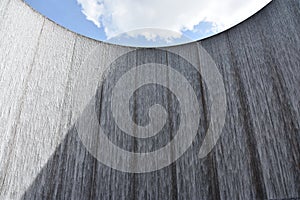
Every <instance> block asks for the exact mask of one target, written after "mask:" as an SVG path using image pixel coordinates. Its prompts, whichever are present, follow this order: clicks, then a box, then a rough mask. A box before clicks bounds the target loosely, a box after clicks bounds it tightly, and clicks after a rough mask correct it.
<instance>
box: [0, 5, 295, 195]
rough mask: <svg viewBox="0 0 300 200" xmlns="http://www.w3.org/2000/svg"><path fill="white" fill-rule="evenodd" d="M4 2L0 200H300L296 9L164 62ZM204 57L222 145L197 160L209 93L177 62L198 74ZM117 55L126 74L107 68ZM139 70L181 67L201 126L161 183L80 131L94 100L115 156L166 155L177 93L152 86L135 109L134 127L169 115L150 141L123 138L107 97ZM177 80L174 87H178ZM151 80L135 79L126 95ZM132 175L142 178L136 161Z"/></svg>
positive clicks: (159, 175)
mask: <svg viewBox="0 0 300 200" xmlns="http://www.w3.org/2000/svg"><path fill="white" fill-rule="evenodd" d="M8 2H9V1H1V3H0V11H1V14H0V15H1V16H4V17H3V20H1V21H0V25H1V30H0V52H1V54H0V61H1V63H0V90H1V93H2V94H3V95H1V96H0V111H1V112H0V114H1V115H0V117H1V118H0V119H1V121H0V131H1V134H0V141H1V143H0V153H1V154H0V156H1V157H0V159H1V162H0V181H1V182H0V198H1V199H283V198H296V197H300V189H299V188H300V156H299V155H300V135H299V133H300V131H299V125H300V92H299V87H300V70H299V66H300V54H299V52H300V36H299V35H300V12H299V10H300V2H299V1H298V0H286V1H284V0H277V1H273V2H272V3H270V4H269V5H268V6H267V7H266V8H264V10H262V11H261V12H259V13H258V14H256V15H254V16H253V17H251V18H250V19H248V20H246V21H245V22H243V23H241V24H239V25H238V26H236V27H234V28H232V29H230V30H228V31H226V32H224V33H221V34H219V35H216V36H214V37H211V38H208V39H205V40H202V41H199V42H194V43H190V44H185V45H180V46H175V47H166V48H162V49H160V50H159V49H143V48H131V47H121V46H118V45H110V44H105V43H102V42H98V41H94V40H91V39H88V38H85V37H82V36H79V35H77V34H75V33H72V32H70V31H68V30H66V29H64V28H61V27H59V26H57V25H56V24H55V23H53V22H50V21H49V20H47V19H45V18H43V17H41V16H40V15H39V14H38V13H36V12H34V11H33V10H31V9H30V8H29V7H28V6H26V5H25V4H24V3H23V2H21V1H19V0H11V1H10V2H9V3H8ZM4 8H5V9H4ZM202 48H204V50H205V51H207V53H209V55H210V56H211V58H212V59H213V60H214V62H215V63H216V65H217V68H218V70H219V72H220V74H221V75H222V78H223V82H224V86H225V91H226V100H227V114H226V121H225V126H224V128H223V131H222V135H221V137H220V139H219V141H218V142H217V144H216V146H215V147H214V149H213V150H212V152H211V153H210V154H209V155H208V156H207V157H205V158H202V159H200V158H198V152H199V149H200V146H201V144H202V141H203V139H204V137H205V132H206V131H207V129H208V126H209V123H210V120H211V115H212V113H211V110H212V102H211V99H210V93H211V92H212V91H209V89H208V86H207V83H206V81H205V77H203V76H202V77H201V76H200V75H199V74H197V73H195V72H196V71H193V70H187V69H185V68H184V67H186V66H185V61H183V60H182V59H180V57H179V56H174V55H180V56H181V57H183V58H184V59H186V60H188V61H189V62H190V63H191V64H192V65H194V66H197V69H198V70H199V71H200V72H202V73H203V72H204V71H205V68H204V66H205V65H206V63H208V62H209V58H208V57H207V55H206V54H205V53H204V51H203V49H202ZM135 50H136V51H135ZM131 51H134V52H131ZM125 54H126V55H125ZM121 55H125V56H124V60H123V61H122V63H121V65H120V66H118V65H116V66H110V64H111V63H112V62H113V61H115V60H116V59H117V58H119V57H120V56H121ZM89 56H90V58H92V59H91V60H86V58H87V57H89ZM94 61H95V62H94ZM143 62H156V63H161V64H165V65H168V66H175V67H177V70H178V71H180V72H181V74H184V75H185V76H186V77H189V81H190V82H191V83H192V85H193V87H194V89H195V92H196V95H197V98H198V102H199V105H200V108H199V110H200V113H201V115H200V125H199V129H198V132H197V135H196V137H195V140H194V142H193V144H192V146H191V147H190V148H189V149H188V150H187V151H186V152H185V153H184V154H183V155H182V156H181V157H180V158H179V159H178V160H177V161H176V162H175V163H173V164H171V165H170V166H167V167H165V168H163V169H160V170H158V171H154V172H149V173H142V174H134V173H125V172H120V171H118V170H114V169H112V168H110V167H107V166H106V165H104V164H102V163H101V162H99V161H97V159H95V157H93V156H92V154H91V152H89V151H88V150H87V148H86V146H85V144H84V142H83V141H82V140H81V138H80V134H79V131H78V127H76V122H77V121H78V120H79V119H80V117H81V116H82V113H83V112H84V110H85V109H86V107H87V105H88V104H89V103H90V101H91V98H92V97H93V96H95V95H96V100H97V102H98V104H97V106H98V107H97V109H98V108H99V110H97V114H98V117H99V120H102V121H101V122H102V123H103V124H102V125H103V127H105V128H106V129H108V130H109V131H108V132H109V133H106V134H107V136H108V137H109V138H110V140H111V141H113V142H114V143H115V144H117V145H120V146H122V147H123V148H124V149H128V150H132V151H137V152H139V151H144V150H145V149H156V148H159V147H162V146H164V145H165V144H167V143H168V141H169V140H171V139H172V138H173V137H174V134H175V132H176V130H177V129H176V128H177V124H178V121H176V120H179V119H181V118H179V117H178V112H179V111H178V110H180V108H179V106H178V102H177V100H176V97H174V95H173V94H172V93H171V92H170V91H168V90H166V89H164V88H161V87H158V86H148V88H146V89H145V91H143V90H139V92H138V93H137V94H136V95H137V96H134V98H133V101H132V102H134V103H133V104H131V107H130V109H131V111H132V113H133V114H132V115H133V118H135V119H136V120H137V122H138V123H144V122H143V119H144V118H145V116H144V115H143V114H144V112H145V111H144V110H143V108H145V107H147V106H149V105H151V104H152V103H155V102H158V103H160V104H163V105H164V106H165V108H166V110H167V111H168V113H169V117H170V118H169V119H168V120H169V121H168V123H167V125H166V128H165V129H163V134H160V135H159V136H155V137H153V138H151V139H150V140H138V139H135V138H133V137H129V136H126V135H124V134H123V133H122V132H121V131H120V130H119V129H118V128H117V127H115V125H114V121H113V120H112V118H111V115H110V112H109V111H110V110H109V107H110V105H111V99H110V98H109V93H110V91H111V89H112V87H114V84H115V83H116V81H117V79H118V78H120V76H121V75H122V73H124V72H125V71H126V70H127V69H128V67H129V68H130V67H131V66H136V65H138V64H140V63H143ZM88 64H90V65H88ZM89 66H93V67H89ZM126 67H127V68H126ZM170 74H171V71H168V72H167V74H166V76H165V79H166V82H167V83H171V82H172V80H171V79H172V76H171V75H170ZM146 76H147V74H143V73H142V74H136V75H135V77H134V79H132V80H131V83H133V84H136V81H137V80H138V79H139V77H146ZM107 78H110V79H108V80H106V79H107ZM216 78H217V77H216ZM181 84H182V83H181V82H178V85H179V86H180V85H181ZM139 95H140V96H139ZM191 102H192V101H191V99H188V98H187V99H184V100H183V103H184V104H191ZM118 114H119V115H122V114H123V113H122V111H118ZM183 117H184V116H183ZM146 118H147V117H146ZM190 128H191V127H186V130H187V131H189V130H190ZM176 151H177V150H176V149H175V150H174V149H173V150H172V151H170V155H173V154H174V152H176ZM131 164H132V167H136V166H138V163H137V162H135V160H134V159H133V160H132V162H131Z"/></svg>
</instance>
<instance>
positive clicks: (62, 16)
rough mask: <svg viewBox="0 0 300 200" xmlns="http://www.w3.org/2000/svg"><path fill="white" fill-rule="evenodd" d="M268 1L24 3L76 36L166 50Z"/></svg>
mask: <svg viewBox="0 0 300 200" xmlns="http://www.w3.org/2000/svg"><path fill="white" fill-rule="evenodd" d="M269 1H270V0H247V1H241V0H223V1H219V0H210V1H204V0H185V1H181V0H152V1H147V0H43V1H42V0H25V2H27V3H28V4H29V5H30V6H31V7H33V8H34V9H35V10H37V11H38V12H40V13H42V14H43V15H45V16H47V17H48V18H50V19H51V20H53V21H55V22H56V23H58V24H60V25H62V26H64V27H66V28H68V29H70V30H72V31H74V32H77V33H79V34H82V35H85V36H87V37H90V38H93V39H96V40H101V41H109V42H112V43H118V44H123V45H129V46H130V45H134V46H165V45H173V44H179V43H184V42H188V41H191V40H199V39H202V38H205V37H208V36H211V35H213V34H215V33H218V32H220V31H223V30H225V29H227V28H229V27H231V26H233V25H235V24H237V23H239V22H241V21H243V20H244V19H246V18H247V17H249V16H251V15H252V14H254V13H255V12H257V11H258V10H259V9H261V8H262V7H263V6H265V5H266V4H267V3H268V2H269ZM149 2H152V3H151V4H150V3H149ZM162 2H163V3H162ZM170 2H171V3H172V6H170ZM208 2H210V3H208ZM220 2H223V3H220ZM224 2H225V3H224ZM241 2H247V3H241ZM164 3H165V5H164ZM164 6H165V7H164ZM165 10H168V11H165ZM145 28H147V29H145ZM149 28H150V29H149ZM133 30H135V31H133ZM136 30H143V31H136ZM145 30H146V31H145ZM147 30H150V32H149V33H148V32H147ZM156 30H157V31H156ZM162 30H166V31H165V32H162ZM178 34H179V35H178Z"/></svg>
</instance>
